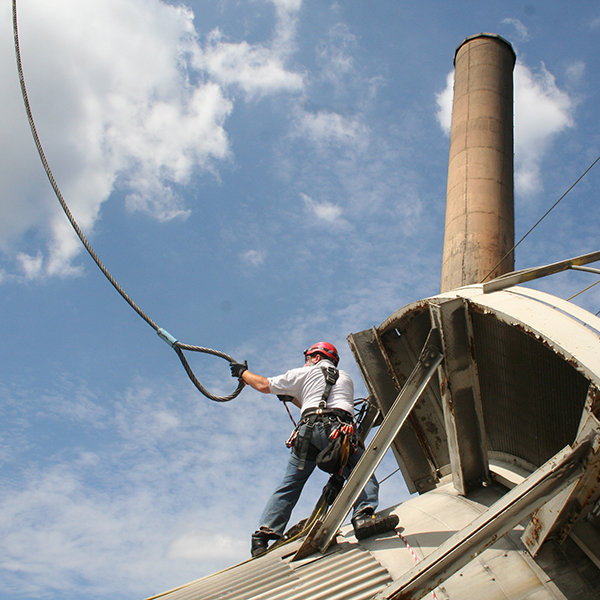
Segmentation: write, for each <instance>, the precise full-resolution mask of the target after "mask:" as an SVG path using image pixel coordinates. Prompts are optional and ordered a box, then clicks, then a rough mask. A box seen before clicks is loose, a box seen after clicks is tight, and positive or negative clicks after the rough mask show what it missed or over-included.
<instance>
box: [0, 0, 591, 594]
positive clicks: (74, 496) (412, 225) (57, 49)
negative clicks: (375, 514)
mask: <svg viewBox="0 0 600 600" xmlns="http://www.w3.org/2000/svg"><path fill="white" fill-rule="evenodd" d="M18 10H19V26H20V34H21V47H22V57H23V65H24V71H25V78H26V81H27V85H28V91H29V96H30V100H31V104H32V109H33V113H34V116H35V119H36V124H37V128H38V133H39V135H40V138H41V140H42V144H43V146H44V149H45V152H46V156H47V158H48V161H49V163H50V165H51V168H52V170H53V172H54V175H55V177H56V179H57V181H58V184H59V186H60V188H61V190H62V192H63V195H64V197H65V199H66V201H67V203H68V204H69V206H70V207H71V210H72V211H73V214H74V215H75V218H76V219H77V220H78V222H79V223H80V225H81V226H82V228H83V229H84V231H85V233H86V235H87V236H88V238H89V239H90V241H91V243H92V245H93V246H94V248H95V249H96V251H97V252H98V254H99V256H100V258H101V259H102V261H103V262H104V263H105V264H106V265H107V267H108V268H109V270H110V271H111V272H112V273H113V275H114V276H115V277H116V279H117V280H118V281H119V282H120V283H121V285H122V286H123V287H124V288H125V290H126V291H127V292H128V293H129V294H130V295H131V296H132V298H133V299H134V300H135V301H136V302H137V303H138V304H139V305H140V307H141V308H142V309H143V310H144V311H145V312H147V313H148V315H149V316H150V317H151V318H152V319H153V320H154V321H155V322H156V323H158V324H159V325H160V326H161V327H164V328H165V329H167V330H168V331H169V332H170V333H171V334H172V335H174V336H175V337H176V338H178V339H179V340H181V341H182V342H184V343H188V344H193V345H202V346H208V347H212V348H217V349H219V350H221V351H224V352H226V353H228V354H230V355H232V356H234V357H236V358H237V359H238V360H244V359H247V360H248V362H249V365H250V367H251V368H252V369H253V370H254V371H257V372H259V373H261V374H264V375H271V374H273V375H274V374H277V373H280V372H283V371H285V370H287V369H288V368H291V367H294V366H298V365H299V364H300V363H301V360H302V354H301V353H302V350H303V349H304V348H306V347H307V346H308V345H310V344H312V343H314V342H315V341H319V340H322V339H325V340H329V341H331V342H333V343H335V344H336V345H337V346H338V348H339V350H340V353H341V357H342V362H341V366H342V367H344V368H346V369H347V370H348V371H350V373H351V374H352V375H353V376H354V378H355V381H356V388H357V395H358V396H360V395H364V393H365V392H364V386H363V384H362V382H361V380H360V376H359V374H358V371H357V368H356V366H355V364H354V362H353V359H352V357H351V354H350V351H349V349H348V347H347V344H346V341H345V340H346V337H347V335H348V334H349V333H352V332H357V331H361V330H363V329H366V328H368V327H372V326H374V325H378V324H380V323H381V322H382V321H383V320H384V319H385V318H386V317H387V316H388V315H389V314H391V313H392V312H393V311H394V310H396V309H398V308H400V307H402V306H404V305H405V304H407V303H409V302H412V301H415V300H419V299H421V298H424V297H427V296H431V295H434V294H435V293H437V292H438V291H439V282H440V266H441V248H442V241H443V222H444V209H445V206H444V205H445V186H446V169H447V157H448V145H449V138H448V126H449V114H450V112H449V111H450V104H449V103H450V100H451V93H449V90H451V87H448V86H449V85H450V86H451V77H452V59H453V56H454V51H455V48H456V47H457V46H458V45H459V44H460V43H461V42H462V41H463V40H464V39H465V38H466V37H468V36H470V35H473V34H476V33H479V32H482V31H486V32H493V33H498V34H500V35H502V36H503V37H505V38H506V39H508V40H509V41H510V42H511V43H512V44H513V47H514V49H515V51H516V53H517V55H518V65H517V67H516V69H515V96H516V104H515V156H516V231H517V235H516V237H517V239H520V237H521V236H522V235H523V234H525V232H526V231H527V230H528V229H529V228H530V227H531V226H532V225H533V224H534V223H535V222H536V221H537V219H538V218H539V217H540V216H541V215H542V214H543V213H544V212H545V211H546V210H547V209H548V208H549V207H550V206H551V205H552V204H553V203H554V202H555V201H556V200H557V199H558V198H559V197H560V196H561V195H562V194H563V193H564V191H565V190H566V189H567V188H568V187H569V186H570V185H571V184H572V183H573V182H574V181H575V180H576V179H577V177H579V176H580V175H581V173H583V171H584V170H585V169H586V168H587V167H588V166H589V165H590V164H591V163H592V162H593V161H594V160H595V159H596V158H597V157H598V155H599V154H600V135H599V130H598V123H599V122H600V108H599V107H600V99H599V93H600V87H599V81H600V44H599V36H600V3H599V2H597V1H596V2H591V1H583V0H582V1H581V2H577V3H576V4H573V3H572V2H566V1H555V2H551V3H550V2H543V3H542V2H516V1H506V2H501V3H500V2H492V1H489V0H477V1H476V2H475V1H465V2H461V3H449V2H442V1H429V2H422V1H419V2H417V1H414V0H410V1H398V0H395V1H393V2H392V1H383V0H382V1H381V2H376V3H367V2H358V1H356V2H335V1H334V2H328V1H321V2H314V1H310V0H236V1H235V2H234V1H231V0H219V1H216V0H215V1H212V0H204V1H203V2H186V3H185V4H178V3H171V2H162V1H160V0H98V1H97V2H93V3H87V2H80V1H78V0H55V1H54V2H46V1H44V0H19V2H18ZM0 11H1V13H0V15H1V20H0V23H1V26H2V33H1V35H0V73H1V80H2V86H1V87H0V99H1V103H2V107H3V119H2V120H1V122H0V131H1V136H0V139H1V140H2V141H1V142H0V143H1V144H2V161H1V162H0V172H1V181H2V186H1V188H0V210H1V211H2V219H1V220H0V328H1V331H2V343H1V344H0V412H1V420H0V423H1V424H0V599H4V598H7V599H8V598H10V599H25V598H27V599H29V598H48V599H55V598H56V599H58V598H60V599H61V600H69V599H74V598H81V597H85V598H88V599H90V600H92V599H104V598H108V597H111V598H112V597H115V596H117V597H120V598H123V599H129V598H131V599H133V598H144V597H146V596H150V595H153V594H155V593H159V592H161V591H164V590H166V589H169V588H171V587H174V586H177V585H180V584H183V583H186V582H188V581H191V580H193V579H197V578H198V577H201V576H203V575H205V574H208V573H211V572H214V571H216V570H218V569H221V568H224V567H226V566H229V565H231V564H234V563H236V562H238V561H241V560H245V559H246V558H247V557H248V551H249V535H250V533H251V532H252V531H253V529H254V528H255V527H256V525H257V519H258V516H259V514H260V512H261V509H262V507H263V505H264V502H265V501H266V499H267V497H268V495H269V493H270V492H271V490H272V488H273V487H274V485H275V484H276V483H277V481H278V480H279V478H280V476H281V474H282V471H283V469H284V466H285V461H286V455H287V451H286V449H285V447H284V441H285V439H286V438H287V436H288V434H289V432H290V430H291V428H292V424H291V422H290V421H289V418H288V416H287V414H286V412H285V410H284V409H283V407H282V406H281V404H280V403H279V402H277V400H275V399H274V398H271V397H267V396H260V395H259V394H258V393H256V392H253V391H251V390H248V389H246V390H244V391H243V392H242V395H241V396H240V397H239V398H238V399H236V400H234V401H232V402H230V403H227V404H218V403H214V402H211V401H209V400H207V399H206V398H204V397H203V396H201V395H200V394H199V393H198V392H197V391H196V390H195V388H194V387H193V386H192V384H191V383H190V382H189V380H188V379H187V377H186V375H185V373H184V371H183V369H182V368H181V366H180V364H179V361H178V359H177V357H176V355H175V353H174V352H173V351H172V350H171V349H170V348H169V347H168V346H167V345H166V344H165V343H163V342H162V341H161V340H160V339H159V338H158V337H157V336H156V334H155V333H154V331H153V330H152V329H151V328H150V327H148V325H147V324H146V323H145V322H144V321H142V320H141V319H140V318H139V317H138V316H137V315H136V314H135V313H134V311H133V310H131V308H130V307H129V306H127V305H126V304H125V302H124V301H123V300H122V299H121V297H120V296H119V295H118V294H117V293H116V292H115V291H114V289H113V288H112V287H111V286H110V284H109V283H108V282H107V281H106V280H105V279H104V277H103V275H102V274H101V273H100V272H99V271H98V269H97V268H96V267H95V265H94V264H93V263H92V261H91V260H90V258H89V257H88V256H87V254H86V253H85V251H84V250H83V249H82V247H81V245H80V243H79V242H78V240H77V239H76V238H75V236H74V234H73V233H72V231H71V230H70V226H69V224H68V222H67V220H66V218H65V217H64V215H63V214H62V212H61V209H60V206H59V204H58V202H57V200H56V199H55V197H54V195H53V193H52V190H51V188H50V186H49V184H48V181H47V179H46V177H45V174H44V172H43V169H42V166H41V163H40V161H39V158H38V157H37V154H36V152H35V147H34V144H33V142H32V139H31V135H30V132H29V129H28V124H27V121H26V116H25V112H24V109H23V105H22V100H21V97H20V92H19V88H18V78H17V74H16V67H15V60H14V52H13V45H12V32H11V17H10V3H9V2H8V0H4V1H3V2H2V4H1V5H0ZM599 188H600V166H597V167H596V168H595V169H593V170H592V171H590V173H589V174H588V175H587V176H586V177H585V178H584V179H583V180H582V182H581V183H580V184H578V186H577V187H576V188H575V189H574V190H573V191H572V192H571V193H570V194H569V195H568V196H567V197H566V198H565V199H564V200H563V201H562V202H561V203H560V204H559V205H558V207H557V208H556V209H555V210H554V211H553V212H552V213H551V215H550V216H549V217H548V218H547V219H545V220H544V222H543V223H542V225H540V226H539V227H538V228H537V229H536V230H535V231H534V232H533V233H532V234H531V235H530V236H529V237H528V238H527V239H526V240H525V241H524V242H523V243H522V244H521V245H520V246H519V248H518V250H517V268H525V267H529V266H535V265H539V264H546V263H550V262H555V261H558V260H562V259H565V258H569V257H573V256H577V255H580V254H584V253H587V252H592V251H595V250H598V249H600V248H599V242H598V239H599V233H600V221H599V218H598V217H599V203H598V189H599ZM594 281H595V278H594V276H593V275H590V274H582V273H573V274H564V275H560V276H557V277H555V278H552V279H551V280H547V281H541V282H538V283H537V284H536V286H537V287H539V288H540V289H545V290H547V291H551V292H552V293H555V294H557V295H559V296H561V297H563V298H568V297H570V296H572V295H573V294H575V293H577V292H578V291H580V290H581V289H583V288H584V287H586V286H587V285H589V284H591V283H593V282H594ZM576 302H577V303H579V304H580V305H581V306H583V307H585V308H587V309H588V310H590V311H592V312H594V313H595V312H597V311H598V310H600V291H599V290H598V289H597V288H592V289H591V290H589V291H588V292H586V293H584V294H582V295H580V296H578V297H577V299H576ZM188 356H189V355H188ZM189 359H190V361H191V363H192V366H193V367H194V369H195V371H196V373H197V375H198V376H199V378H200V379H201V381H202V382H203V383H204V384H205V385H207V386H208V387H209V389H211V390H212V391H214V392H215V393H229V392H230V391H232V389H233V388H234V387H235V382H234V381H233V380H232V379H231V377H230V375H229V369H228V365H227V363H226V362H224V361H221V360H219V359H215V358H212V357H206V356H189ZM394 468H395V462H394V460H393V458H386V459H385V460H384V462H383V463H382V465H381V466H380V468H379V470H378V475H379V476H380V478H383V477H385V476H386V475H387V474H388V473H390V472H392V471H393V470H394ZM324 481H325V476H324V475H323V477H322V478H320V479H319V477H316V480H315V482H313V483H311V484H310V485H309V487H308V488H307V489H306V491H305V494H304V496H303V499H302V500H301V504H300V505H299V507H298V510H297V512H296V514H295V517H297V520H299V519H300V518H302V517H303V516H306V514H307V513H308V512H309V511H310V509H311V508H312V505H313V503H314V502H315V500H316V498H317V496H318V493H319V490H320V488H321V487H322V485H323V483H324ZM406 497H407V492H406V489H405V487H404V485H403V482H402V480H401V477H400V476H399V475H396V476H394V477H392V478H390V479H389V480H388V481H386V482H385V483H384V484H383V485H382V492H381V505H382V507H386V506H390V505H392V504H395V503H397V502H400V501H401V500H403V499H405V498H406Z"/></svg>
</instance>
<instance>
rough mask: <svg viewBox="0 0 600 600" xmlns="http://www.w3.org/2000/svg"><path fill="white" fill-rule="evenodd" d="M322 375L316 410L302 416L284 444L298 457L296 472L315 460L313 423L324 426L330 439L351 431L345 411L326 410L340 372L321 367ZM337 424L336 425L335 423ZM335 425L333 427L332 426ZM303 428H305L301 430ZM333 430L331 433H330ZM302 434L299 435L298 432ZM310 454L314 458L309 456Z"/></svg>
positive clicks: (350, 423)
mask: <svg viewBox="0 0 600 600" xmlns="http://www.w3.org/2000/svg"><path fill="white" fill-rule="evenodd" d="M321 371H323V375H324V376H325V389H324V390H323V395H322V396H321V400H320V401H319V406H318V407H317V408H312V409H310V408H309V409H307V410H306V411H304V413H303V415H302V419H300V422H299V423H298V426H297V427H296V429H295V430H294V431H293V433H292V435H291V436H290V439H289V440H288V441H287V442H286V444H287V445H288V446H289V447H293V451H294V453H295V454H296V455H297V456H298V470H299V471H302V470H304V467H305V466H306V461H307V460H316V454H315V449H314V447H313V448H311V443H310V441H311V439H312V433H313V429H314V427H315V423H317V422H322V423H324V425H325V431H326V432H327V434H328V435H329V437H330V439H332V436H333V439H335V438H337V437H338V435H339V434H340V433H341V432H344V433H346V432H349V431H350V429H352V432H354V429H353V427H352V415H350V414H349V413H347V412H346V411H345V410H341V409H336V408H327V400H328V399H329V395H330V394H331V388H332V387H333V386H334V385H335V384H336V382H337V380H338V378H339V376H340V372H339V371H338V370H337V369H336V368H334V367H321ZM336 422H337V423H336ZM334 423H336V425H335V426H333V424H334ZM303 426H306V427H304V428H303ZM332 428H333V431H332V432H331V430H332ZM301 430H302V433H301V434H300V431H301ZM330 432H331V434H330ZM311 450H312V454H315V456H310V454H311Z"/></svg>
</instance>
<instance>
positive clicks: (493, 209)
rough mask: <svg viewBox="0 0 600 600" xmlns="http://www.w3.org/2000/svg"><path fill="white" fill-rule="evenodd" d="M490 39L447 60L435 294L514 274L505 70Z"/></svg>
mask: <svg viewBox="0 0 600 600" xmlns="http://www.w3.org/2000/svg"><path fill="white" fill-rule="evenodd" d="M515 61H516V55H515V52H514V50H513V48H512V46H511V45H510V43H509V42H507V41H506V40H505V39H503V38H502V37H500V36H498V35H494V34H489V33H480V34H478V35H474V36H471V37H469V38H467V39H466V40H465V41H464V42H463V43H462V44H461V45H460V46H459V47H458V48H457V50H456V53H455V55H454V67H455V76H454V100H453V104H452V128H451V132H450V157H449V163H448V187H447V194H446V228H445V236H444V253H443V259H442V282H441V291H442V292H445V291H448V290H451V289H454V288H458V287H462V286H465V285H470V284H473V283H481V282H482V281H483V280H484V278H486V276H488V275H489V277H487V279H492V278H494V277H498V276H499V275H503V274H504V273H509V272H510V271H513V270H514V256H513V254H512V253H511V254H510V255H509V256H508V257H507V258H506V259H504V260H502V259H503V258H504V256H505V255H506V254H507V253H508V252H510V250H511V249H512V248H513V246H514V192H513V187H514V185H513V169H514V161H513V69H514V65H515Z"/></svg>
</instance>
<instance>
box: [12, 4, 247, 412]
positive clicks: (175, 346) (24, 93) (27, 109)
mask: <svg viewBox="0 0 600 600" xmlns="http://www.w3.org/2000/svg"><path fill="white" fill-rule="evenodd" d="M12 13H13V35H14V45H15V57H16V61H17V71H18V73H19V83H20V85H21V94H22V96H23V103H24V104H25V112H26V113H27V119H28V121H29V128H30V129H31V134H32V136H33V141H34V142H35V146H36V148H37V151H38V154H39V156H40V159H41V161H42V165H43V166H44V170H45V171H46V175H47V177H48V180H49V181H50V185H51V186H52V189H53V190H54V193H55V195H56V197H57V198H58V201H59V203H60V205H61V207H62V209H63V211H64V213H65V215H66V216H67V219H68V220H69V223H71V226H72V227H73V229H74V230H75V233H76V234H77V236H78V237H79V239H80V240H81V243H82V244H83V246H84V247H85V249H86V250H87V251H88V254H89V255H90V256H91V257H92V259H93V261H94V262H95V263H96V265H97V266H98V268H99V269H100V270H101V271H102V273H103V274H104V276H105V277H106V278H107V279H108V281H109V282H110V283H111V284H112V286H113V287H114V288H115V289H116V290H117V292H119V294H121V296H122V297H123V299H124V300H125V301H126V302H127V304H129V306H131V308H133V310H135V312H136V313H137V314H138V315H139V316H140V317H141V318H142V319H144V321H146V323H148V325H150V327H152V328H153V329H154V331H156V333H158V335H159V336H160V337H161V338H162V339H164V340H165V341H166V342H167V343H169V345H170V346H171V347H172V348H173V349H174V350H175V352H177V355H178V356H179V358H180V360H181V362H182V363H183V366H184V368H185V371H186V373H187V374H188V377H189V378H190V379H191V381H192V383H193V384H194V385H195V386H196V388H197V389H198V390H199V391H200V392H201V393H202V394H204V395H205V396H206V397H207V398H209V399H210V400H214V401H215V402H227V401H229V400H233V398H235V397H236V396H238V395H239V393H240V392H241V391H242V389H243V388H244V384H243V383H241V384H240V385H238V387H237V389H236V390H235V391H234V392H233V393H232V394H230V395H229V396H214V395H213V394H211V393H210V392H209V391H208V390H207V389H206V388H205V387H204V386H203V385H202V384H201V383H200V382H199V381H198V379H197V378H196V376H195V375H194V372H193V371H192V369H191V368H190V366H189V364H188V362H187V360H186V359H185V357H184V356H183V352H182V351H181V350H191V351H193V352H204V353H206V354H213V355H215V356H218V357H220V358H224V359H226V360H228V361H229V362H230V363H231V362H235V361H234V360H233V358H231V357H230V356H228V355H227V354H225V353H224V352H219V351H218V350H212V349H211V348H203V347H202V346H188V345H186V344H180V343H179V342H177V341H176V340H175V338H172V336H170V334H168V332H165V330H164V329H162V328H160V327H159V326H158V325H157V324H156V323H155V322H154V321H153V320H152V319H151V318H150V317H149V316H148V315H147V314H146V313H145V312H144V311H143V310H142V309H141V308H140V307H139V306H138V305H137V304H136V303H135V302H134V301H133V300H132V299H131V297H130V296H129V295H128V294H127V293H126V292H125V290H124V289H123V288H122V287H121V286H120V285H119V283H118V282H117V280H116V279H115V278H114V277H113V276H112V275H111V273H110V272H109V270H108V269H107V268H106V267H105V266H104V264H103V263H102V261H101V260H100V258H99V257H98V255H97V254H96V252H95V251H94V249H93V248H92V246H91V245H90V243H89V242H88V240H87V238H86V237H85V235H84V234H83V231H81V228H80V227H79V225H78V223H77V221H75V218H74V217H73V215H72V214H71V211H70V209H69V207H68V205H67V203H66V202H65V199H64V198H63V195H62V193H61V191H60V189H59V187H58V184H57V183H56V180H55V179H54V175H53V174H52V171H51V169H50V165H49V164H48V161H47V160H46V155H45V154H44V150H43V148H42V143H41V142H40V138H39V136H38V134H37V129H36V127H35V122H34V120H33V113H32V112H31V106H30V104H29V98H28V96H27V88H26V87H25V76H24V75H23V65H22V62H21V49H20V47H19V30H18V27H17V0H13V2H12Z"/></svg>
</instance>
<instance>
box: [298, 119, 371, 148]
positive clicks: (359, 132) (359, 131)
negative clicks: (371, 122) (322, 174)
mask: <svg viewBox="0 0 600 600" xmlns="http://www.w3.org/2000/svg"><path fill="white" fill-rule="evenodd" d="M296 134H297V135H301V136H303V137H306V138H308V139H309V140H310V141H311V142H312V143H314V144H315V145H316V146H317V147H319V148H326V147H328V146H341V147H345V146H350V147H354V148H355V149H357V150H361V149H365V148H366V147H367V145H368V143H369V128H368V127H367V126H366V125H365V124H364V123H362V122H361V121H360V120H359V119H358V118H354V119H353V118H348V117H344V116H343V115H340V114H338V113H336V112H329V111H318V112H316V113H312V112H302V113H301V114H299V118H298V120H297V123H296Z"/></svg>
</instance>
